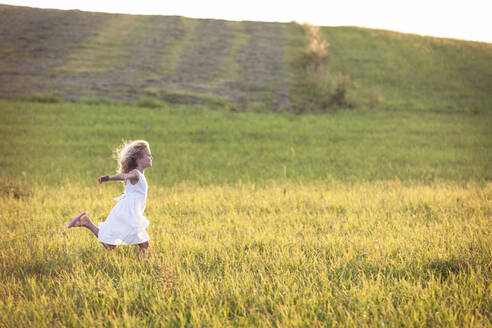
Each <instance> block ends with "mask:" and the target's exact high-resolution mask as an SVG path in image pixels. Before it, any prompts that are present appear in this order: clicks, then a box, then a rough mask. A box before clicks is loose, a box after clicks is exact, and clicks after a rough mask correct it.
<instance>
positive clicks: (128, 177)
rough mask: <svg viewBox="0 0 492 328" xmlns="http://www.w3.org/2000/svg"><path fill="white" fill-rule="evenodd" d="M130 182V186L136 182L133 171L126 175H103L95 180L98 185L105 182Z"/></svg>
mask: <svg viewBox="0 0 492 328" xmlns="http://www.w3.org/2000/svg"><path fill="white" fill-rule="evenodd" d="M124 180H130V181H131V182H132V184H135V183H136V182H137V181H138V173H137V172H135V170H133V171H131V172H128V173H118V174H115V175H103V176H100V177H99V178H97V181H98V182H99V183H103V182H106V181H124Z"/></svg>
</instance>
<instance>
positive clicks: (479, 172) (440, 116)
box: [0, 100, 492, 186]
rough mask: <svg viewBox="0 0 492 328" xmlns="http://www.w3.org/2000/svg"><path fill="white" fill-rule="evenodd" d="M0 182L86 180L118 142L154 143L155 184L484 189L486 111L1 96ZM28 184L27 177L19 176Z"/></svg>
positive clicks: (108, 161)
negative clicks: (271, 107) (290, 108)
mask: <svg viewBox="0 0 492 328" xmlns="http://www.w3.org/2000/svg"><path fill="white" fill-rule="evenodd" d="M0 108H1V112H0V114H1V121H0V136H1V138H0V145H1V149H2V150H3V154H4V156H2V157H1V158H0V163H1V166H2V171H1V173H0V177H1V178H2V179H3V180H9V179H11V180H14V181H22V179H27V180H28V181H35V182H39V183H42V184H57V185H59V184H63V183H65V180H66V179H71V180H73V181H78V182H81V183H85V184H88V185H90V184H92V183H93V182H94V178H95V177H97V176H99V175H101V174H103V173H105V172H108V171H113V170H115V168H116V162H115V161H114V160H113V159H112V158H111V153H112V150H113V149H115V148H116V147H117V146H118V145H119V144H120V143H121V140H122V139H123V138H126V139H138V138H144V139H146V140H148V141H149V142H150V144H151V145H152V150H153V152H154V156H155V158H154V161H155V164H156V165H157V167H158V169H156V170H151V171H150V172H149V173H148V175H149V178H150V181H151V182H152V183H154V184H159V185H166V186H172V185H174V184H176V183H180V182H182V181H192V182H195V183H198V184H200V185H209V184H223V183H228V184H235V183H237V182H239V181H241V182H243V183H250V184H265V183H269V182H270V181H272V180H273V181H283V180H286V179H287V180H289V181H292V182H299V183H302V182H309V181H318V180H321V181H325V182H327V183H329V182H330V181H331V180H340V181H344V182H348V183H351V182H358V181H378V180H392V179H394V178H398V179H400V180H403V181H406V180H411V181H418V182H421V183H429V182H432V181H440V180H444V181H452V182H459V183H466V182H468V181H470V180H473V181H477V182H483V181H490V179H491V178H492V176H491V172H492V169H491V163H492V153H491V152H490V150H491V148H492V131H491V129H490V126H491V122H492V117H491V115H490V114H488V113H482V114H466V113H454V114H450V113H433V112H431V113H415V112H407V113H401V112H383V111H376V112H371V111H339V112H337V113H334V114H332V115H303V116H295V115H291V114H258V113H224V112H222V111H212V110H207V109H200V108H186V107H185V108H183V107H182V108H179V107H178V108H142V107H140V108H139V107H131V106H115V105H83V104H71V103H61V104H40V103H29V102H21V101H2V100H0ZM24 176H25V177H24Z"/></svg>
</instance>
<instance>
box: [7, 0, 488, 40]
mask: <svg viewBox="0 0 492 328" xmlns="http://www.w3.org/2000/svg"><path fill="white" fill-rule="evenodd" d="M0 3H1V4H9V5H16V6H28V7H36V8H57V9H79V10H84V11H98V12H110V13H125V14H144V15H179V16H185V17H190V18H216V19H226V20H234V21H243V20H251V21H265V22H291V21H297V22H300V23H304V22H307V23H311V24H314V25H322V26H360V27H368V28H377V29H384V30H392V31H399V32H404V33H415V34H420V35H429V36H437V37H447V38H454V39H464V40H473V41H482V42H489V43H492V19H490V17H491V14H492V0H463V1H456V0H324V1H323V0H296V1H293V0H283V1H282V0H229V1H224V0H160V1H150V0H139V1H122V0H119V1H113V0H17V1H16V0H13V1H9V0H7V1H3V0H0Z"/></svg>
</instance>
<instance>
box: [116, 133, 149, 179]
mask: <svg viewBox="0 0 492 328" xmlns="http://www.w3.org/2000/svg"><path fill="white" fill-rule="evenodd" d="M146 148H147V149H150V146H149V143H148V142H147V141H145V140H136V141H124V142H123V144H122V145H121V146H120V147H118V148H116V150H115V151H114V157H115V158H116V160H117V161H118V173H128V172H130V171H131V170H134V169H136V168H137V158H142V157H143V156H144V150H145V149H146Z"/></svg>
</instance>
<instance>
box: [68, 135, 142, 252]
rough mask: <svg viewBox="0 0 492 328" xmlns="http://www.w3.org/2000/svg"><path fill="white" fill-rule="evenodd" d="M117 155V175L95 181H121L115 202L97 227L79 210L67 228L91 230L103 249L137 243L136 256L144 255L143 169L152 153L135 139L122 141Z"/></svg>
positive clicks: (140, 141)
mask: <svg viewBox="0 0 492 328" xmlns="http://www.w3.org/2000/svg"><path fill="white" fill-rule="evenodd" d="M116 153H117V156H118V164H119V168H118V174H115V175H112V176H109V175H104V176H101V177H99V178H98V179H97V181H98V182H99V183H103V182H106V181H110V180H111V181H124V183H125V191H124V193H123V195H121V196H120V197H117V198H115V200H119V202H118V203H117V204H116V205H115V207H113V209H112V210H111V212H110V213H109V215H108V217H107V219H106V221H105V222H101V223H99V225H98V227H96V226H95V225H94V223H92V220H91V219H90V218H89V217H88V216H87V215H86V212H85V211H84V212H82V213H80V214H79V215H77V216H76V217H75V218H74V219H73V220H72V222H70V224H69V225H68V228H74V227H85V228H87V229H89V230H90V231H92V232H93V233H94V235H95V236H96V237H97V239H98V240H99V241H100V242H101V243H102V244H103V246H104V247H106V248H107V249H113V248H115V247H116V245H125V244H137V245H138V246H139V256H143V255H145V252H146V251H147V248H148V247H149V239H150V238H149V234H148V233H147V231H146V230H145V228H147V227H148V225H149V221H148V220H147V218H146V217H145V216H143V212H144V210H145V201H146V199H147V180H146V179H145V176H144V170H145V169H146V168H148V167H151V166H152V155H151V154H150V147H149V143H148V142H147V141H144V140H137V141H133V142H129V143H124V144H123V145H122V146H121V147H120V148H119V149H117V151H116Z"/></svg>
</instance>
